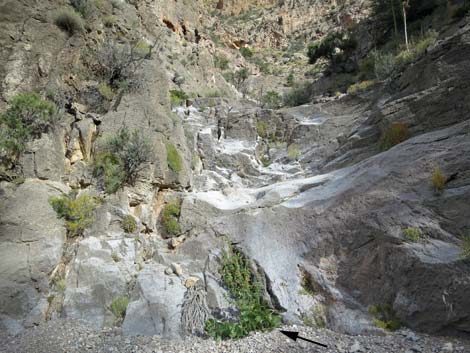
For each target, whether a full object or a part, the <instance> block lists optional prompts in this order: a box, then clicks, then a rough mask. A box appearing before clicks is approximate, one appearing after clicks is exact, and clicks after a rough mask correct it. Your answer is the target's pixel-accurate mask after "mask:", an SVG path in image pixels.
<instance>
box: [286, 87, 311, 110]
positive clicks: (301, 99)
mask: <svg viewBox="0 0 470 353" xmlns="http://www.w3.org/2000/svg"><path fill="white" fill-rule="evenodd" d="M310 99H311V85H310V84H309V83H304V84H294V86H293V87H292V88H291V90H290V91H289V92H287V93H285V94H284V97H283V101H284V105H286V106H288V107H296V106H299V105H302V104H306V103H308V102H310Z"/></svg>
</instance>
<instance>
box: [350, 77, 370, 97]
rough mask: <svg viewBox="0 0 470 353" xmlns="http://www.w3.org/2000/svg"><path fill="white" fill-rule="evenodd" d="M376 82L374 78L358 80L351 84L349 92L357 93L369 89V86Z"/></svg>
mask: <svg viewBox="0 0 470 353" xmlns="http://www.w3.org/2000/svg"><path fill="white" fill-rule="evenodd" d="M374 84H375V81H373V80H367V81H361V82H358V83H355V84H353V85H351V86H349V88H348V90H347V93H348V94H356V93H359V92H362V91H365V90H367V89H368V88H369V87H371V86H373V85H374Z"/></svg>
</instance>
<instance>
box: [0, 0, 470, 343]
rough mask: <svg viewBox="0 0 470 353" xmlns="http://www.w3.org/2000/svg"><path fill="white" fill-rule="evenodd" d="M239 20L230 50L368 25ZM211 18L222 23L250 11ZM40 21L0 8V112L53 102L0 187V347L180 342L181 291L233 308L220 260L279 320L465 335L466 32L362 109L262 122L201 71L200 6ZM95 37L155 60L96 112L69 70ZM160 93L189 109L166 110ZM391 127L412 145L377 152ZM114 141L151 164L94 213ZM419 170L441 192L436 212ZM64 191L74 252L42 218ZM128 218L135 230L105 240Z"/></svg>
mask: <svg viewBox="0 0 470 353" xmlns="http://www.w3.org/2000/svg"><path fill="white" fill-rule="evenodd" d="M256 3H257V5H259V6H260V8H261V9H264V10H262V17H260V20H259V21H258V22H260V23H261V26H260V29H259V30H254V29H253V28H254V27H256V26H258V25H259V23H258V22H256V21H253V22H250V21H248V22H249V23H248V24H246V23H245V24H243V23H242V24H240V21H238V20H237V21H238V22H237V21H235V22H234V23H233V24H232V26H233V27H231V32H230V31H228V30H227V31H226V32H225V33H226V34H227V36H228V38H229V40H232V39H233V40H237V41H238V43H246V42H247V41H252V43H258V44H259V43H263V46H264V45H268V46H276V47H279V46H280V47H282V46H283V45H284V44H286V41H288V40H289V39H290V38H291V37H290V35H291V34H292V33H297V32H298V31H299V30H300V29H302V31H300V32H301V33H297V34H298V35H300V34H302V35H305V36H312V35H313V33H311V31H312V29H311V28H313V27H315V26H311V24H312V23H319V22H321V23H320V24H319V25H321V26H320V27H318V30H319V32H318V33H315V35H314V36H313V37H318V36H320V35H322V33H323V32H327V31H329V30H331V29H332V28H333V29H334V28H337V27H338V26H339V23H341V22H342V19H343V18H345V16H346V17H348V18H349V20H350V21H352V22H358V21H359V19H360V18H362V17H363V16H365V14H366V13H367V8H365V7H364V6H363V2H357V3H356V2H354V1H345V2H342V3H344V4H346V5H348V6H349V5H351V6H350V7H348V6H343V7H342V9H341V10H339V11H340V12H338V14H337V16H336V17H334V18H333V17H331V18H330V17H329V18H328V19H327V20H326V19H322V14H324V13H329V11H330V10H329V8H330V6H328V8H327V7H325V5H324V4H320V3H317V4H316V5H315V6H313V7H312V6H310V5H311V2H310V1H283V2H282V4H281V3H279V6H273V4H274V2H273V1H270V0H266V1H257V2H256ZM353 3H354V4H353ZM8 4H10V6H9V5H8ZM218 4H219V5H218V6H219V8H220V7H222V8H221V9H220V10H222V11H223V13H232V12H233V13H236V14H238V13H239V12H240V11H242V10H243V11H244V10H245V9H247V8H249V7H250V5H252V3H249V2H247V1H238V0H237V1H235V0H233V1H229V0H225V1H219V2H218ZM56 5H57V2H56V1H52V0H50V1H43V2H40V3H37V2H35V3H34V4H31V6H25V4H24V3H21V4H18V2H7V5H0V24H1V25H2V27H0V28H2V29H4V30H2V31H0V44H1V46H2V48H3V49H2V51H1V52H0V79H1V87H2V92H1V96H2V100H1V101H0V109H1V111H3V110H4V108H5V107H6V106H7V102H8V100H9V99H10V98H11V97H12V96H14V95H15V94H16V93H18V92H23V91H24V92H28V91H33V90H36V91H39V92H41V93H44V92H46V91H48V90H49V89H50V88H51V87H52V88H54V89H55V90H56V91H57V92H56V93H61V94H62V93H63V95H64V96H65V98H64V99H65V102H62V103H64V104H63V107H62V108H63V117H62V120H61V122H60V123H59V124H58V125H57V126H56V127H55V128H54V129H51V130H50V131H47V132H45V133H43V134H42V136H41V137H40V138H37V139H35V140H33V141H31V142H29V143H28V145H27V148H26V152H25V153H23V154H22V155H21V157H20V159H19V161H18V164H19V166H18V170H20V171H21V176H22V177H25V180H24V182H23V180H22V179H21V178H17V179H11V178H10V179H8V180H3V181H1V182H0V199H1V200H0V201H1V202H0V328H1V329H2V330H5V331H8V332H10V333H17V332H19V331H21V330H23V329H24V328H26V327H31V326H33V325H36V324H38V323H40V322H42V321H44V320H46V319H47V320H49V319H52V320H54V319H56V318H58V317H64V318H66V319H67V318H68V319H79V320H82V321H85V322H86V323H87V324H88V325H89V326H91V327H93V328H94V329H100V328H102V327H108V326H113V325H115V324H118V325H122V330H123V332H124V333H125V334H127V335H161V336H163V337H166V338H179V337H181V336H182V335H183V334H184V332H183V330H182V327H181V308H182V304H183V300H184V296H185V291H186V287H185V284H186V282H187V280H189V279H194V278H196V277H197V278H200V279H201V281H203V282H204V285H205V289H206V292H207V298H206V299H207V304H208V307H209V309H210V310H211V312H212V314H213V315H214V317H216V318H219V319H233V318H234V317H236V315H237V308H236V307H234V304H233V302H232V301H230V300H228V299H227V298H228V296H229V294H228V293H227V290H226V288H224V286H223V284H222V281H221V279H220V274H219V271H218V270H219V267H220V264H221V259H220V254H221V251H222V250H223V249H225V248H226V247H227V244H228V243H229V242H232V243H233V244H235V246H237V247H238V248H239V249H240V251H241V252H243V253H244V254H245V255H246V256H248V257H249V258H250V259H251V260H252V269H253V271H254V272H257V273H258V274H259V277H260V278H262V286H263V296H264V298H265V299H266V300H267V301H268V303H269V304H270V305H271V306H272V307H273V308H276V309H277V310H279V311H280V312H282V313H283V317H284V319H285V320H286V321H289V322H292V323H299V322H301V321H304V322H305V321H309V320H310V321H311V320H312V319H315V320H317V319H321V320H322V321H325V323H326V325H327V326H328V327H330V328H333V329H335V330H338V331H343V332H347V333H351V334H361V333H365V332H374V331H380V329H378V328H377V327H375V326H374V325H373V323H372V322H371V316H370V315H369V314H368V313H367V308H368V307H369V306H372V305H377V304H388V305H390V306H391V307H392V308H393V310H394V312H395V313H396V315H397V318H398V319H399V320H400V321H402V322H403V323H404V324H406V325H407V326H409V327H410V328H413V329H416V330H423V331H428V332H444V333H453V334H454V333H465V334H469V333H470V317H469V313H468V312H469V308H470V296H469V295H468V293H469V292H470V275H469V274H470V263H469V261H468V260H464V259H462V258H461V241H462V238H463V237H464V236H468V235H470V208H469V202H470V121H469V115H468V111H469V109H470V106H469V104H470V103H469V100H468V99H467V97H468V96H469V94H470V86H468V84H467V81H468V79H469V78H470V77H469V73H470V61H469V58H470V39H469V38H470V36H469V33H470V25H469V24H468V23H466V22H462V23H461V24H460V25H458V26H454V27H451V28H449V29H448V30H446V31H445V32H444V33H442V34H441V36H440V38H439V40H438V42H437V43H436V44H435V45H434V46H432V47H430V48H428V50H427V52H426V53H424V54H423V55H422V56H420V57H418V58H417V59H416V60H415V61H414V62H413V63H411V64H410V65H409V66H408V67H407V68H406V69H405V70H404V71H403V72H401V73H399V74H397V75H396V77H393V80H392V82H388V83H378V84H377V85H376V86H375V87H376V88H374V90H373V91H372V92H368V93H364V94H358V95H357V96H346V97H341V98H340V99H339V98H338V99H336V98H325V97H323V98H321V99H317V100H316V102H315V103H311V104H306V105H302V106H298V107H294V108H283V109H279V110H269V109H262V108H260V107H259V105H258V104H256V103H255V102H253V101H249V100H244V99H242V98H240V97H241V94H239V93H238V92H237V91H236V90H235V88H234V87H233V86H232V85H230V84H228V83H227V82H226V81H225V80H224V78H223V77H222V70H219V69H218V68H216V67H215V63H214V57H215V56H216V55H218V54H220V52H219V51H217V50H216V49H215V45H214V43H213V41H212V40H211V39H209V37H210V36H211V34H212V32H209V30H213V29H214V30H215V27H217V26H216V25H217V23H218V22H217V18H213V17H211V16H209V15H208V14H207V13H206V12H207V8H206V7H204V6H205V5H201V6H199V5H198V4H196V2H193V3H191V4H189V5H187V6H186V3H182V2H170V1H154V2H142V1H132V2H130V1H128V2H122V3H121V5H119V6H117V7H112V8H111V5H110V4H107V5H104V6H105V7H104V8H103V9H101V10H100V11H103V15H108V16H111V15H112V16H115V17H116V19H115V23H114V24H112V25H109V24H108V25H109V26H110V27H106V26H104V27H103V26H102V23H101V22H100V21H101V20H99V18H93V19H90V20H89V21H90V22H91V23H89V25H90V28H95V29H93V30H88V31H87V32H86V35H75V36H70V37H69V36H68V35H67V34H65V33H63V32H62V31H60V30H59V29H58V28H57V26H55V25H54V24H53V18H49V15H47V14H49V13H51V11H52V9H55V7H56ZM61 5H62V3H61ZM108 5H109V6H108ZM215 5H216V4H215V2H214V6H215ZM356 5H357V6H356ZM3 10H5V11H3ZM211 10H212V9H211ZM256 11H258V10H256ZM314 12H315V13H314ZM248 13H249V11H248ZM5 14H6V15H5ZM241 15H242V16H243V15H244V12H242V13H241ZM245 15H246V14H245ZM250 16H251V15H250ZM6 17H7V18H6ZM349 20H348V21H349ZM93 21H95V22H96V23H95V22H93ZM206 22H208V23H209V24H210V26H209V27H210V29H207V30H206V28H205V27H204V26H205V25H207V23H206ZM245 22H246V21H245ZM306 24H309V26H307V25H306ZM20 25H22V26H23V27H21V26H20ZM239 25H240V26H242V27H243V28H239V27H237V26H239ZM93 26H95V27H93ZM211 26H214V28H212V27H211ZM252 26H253V28H252ZM209 27H208V28H209ZM18 28H23V29H22V30H18ZM217 28H219V27H217ZM315 28H317V27H315ZM219 29H220V28H219ZM237 29H239V30H237ZM292 35H293V34H292ZM113 36H114V37H119V38H121V39H122V40H129V41H136V40H137V41H144V42H145V43H154V42H155V41H158V43H159V46H158V47H156V50H155V52H153V54H152V55H151V56H150V57H147V58H146V59H145V60H143V62H142V65H141V66H139V67H138V70H137V71H138V75H139V77H141V82H140V87H139V88H138V89H136V90H133V91H131V92H126V93H125V94H122V95H117V96H116V97H114V98H113V99H112V100H111V101H109V102H107V104H108V107H107V108H106V109H105V108H104V107H101V108H102V109H101V110H100V109H95V108H96V107H95V105H99V104H101V103H103V102H102V100H103V97H100V96H99V91H98V87H99V84H100V82H98V81H97V80H96V78H94V77H91V78H90V77H85V76H86V75H85V71H84V72H82V71H80V70H85V68H84V67H81V66H80V63H81V60H83V58H84V57H86V54H87V51H86V50H85V48H88V47H90V48H94V46H96V45H98V44H99V43H102V42H104V41H107V40H109V39H110V38H114V37H113ZM232 37H233V38H232ZM238 37H240V38H243V40H241V39H240V38H238ZM123 38H124V39H123ZM259 45H260V46H261V44H259ZM234 57H235V59H234V64H232V63H231V64H230V65H231V66H229V68H228V70H238V69H239V68H240V67H242V66H243V65H245V64H246V62H244V61H243V60H242V59H241V57H240V54H239V52H238V51H236V52H235V54H234ZM302 58H303V57H302ZM240 60H241V61H240ZM77 70H78V71H80V72H77ZM252 76H253V77H255V75H252ZM253 77H252V78H251V79H253ZM256 77H257V76H256ZM327 79H329V78H327ZM321 85H322V82H321V80H320V81H319V83H318V87H317V89H320V88H321ZM170 90H172V91H180V90H181V91H184V92H186V93H192V96H191V97H192V98H191V99H190V100H189V101H188V102H181V104H180V106H177V107H176V106H175V102H170V94H169V91H170ZM90 92H91V93H90ZM214 92H215V93H214ZM214 95H221V96H223V98H220V97H217V98H215V97H213V96H214ZM193 96H194V97H193ZM84 97H86V98H84ZM90 102H91V103H90ZM100 102H101V103H100ZM108 108H109V109H108ZM393 122H400V123H404V124H406V125H407V126H408V128H409V130H410V136H411V138H410V139H408V140H407V141H405V142H403V143H401V144H399V145H397V146H395V147H393V148H391V149H389V150H388V151H382V150H381V149H380V147H379V139H380V135H381V131H382V130H383V129H384V128H385V127H387V126H388V125H389V124H390V123H393ZM123 126H126V127H127V128H129V129H130V130H138V131H140V132H141V133H142V134H143V135H144V136H145V137H146V138H148V140H149V141H150V144H151V146H152V156H151V158H150V160H149V162H148V163H146V165H145V166H144V168H143V169H142V170H141V171H140V173H139V175H138V177H137V181H136V183H135V184H134V185H124V186H123V187H122V188H121V189H119V190H118V191H117V192H116V193H115V194H111V195H110V194H106V193H105V192H104V191H103V188H102V185H100V182H99V181H98V180H97V177H96V176H94V173H93V170H94V164H93V161H94V158H95V154H96V151H97V150H98V149H99V147H100V144H102V143H103V142H104V141H105V140H106V138H108V137H109V136H111V135H113V134H114V133H116V132H117V131H118V130H119V129H120V128H121V127H123ZM169 145H173V146H174V147H175V149H176V150H177V151H178V153H179V155H180V157H181V170H179V171H175V170H173V169H172V168H171V167H170V163H169V161H168V151H167V148H168V146H169ZM436 168H439V169H440V170H442V172H443V173H444V174H445V176H446V177H447V179H448V182H447V183H446V185H445V188H444V189H443V190H442V191H441V192H438V193H437V192H435V191H434V190H433V188H432V185H431V176H432V174H433V172H434V171H435V170H436ZM1 173H2V170H0V174H1ZM2 175H3V174H2ZM2 177H3V176H2ZM22 182H23V183H22ZM71 189H74V190H75V191H77V194H78V195H85V194H90V195H95V196H97V197H98V198H99V199H100V205H99V207H98V209H97V210H96V220H95V222H94V223H93V225H92V226H90V227H88V228H87V229H86V230H85V232H84V234H83V235H82V236H79V237H75V238H67V237H66V232H65V227H64V221H63V220H59V219H57V216H56V214H55V212H54V211H53V209H52V208H51V207H50V205H49V204H48V199H49V198H50V197H54V196H59V195H66V194H69V193H70V191H71ZM169 202H176V203H177V204H179V203H181V210H180V214H179V215H178V216H177V217H176V218H177V220H178V224H179V226H180V231H178V232H177V234H169V232H168V230H167V229H165V227H164V225H163V222H162V217H163V213H164V211H163V210H164V207H165V205H166V204H168V203H169ZM129 216H130V217H131V218H132V219H133V220H134V221H135V222H136V229H135V230H125V229H124V228H125V227H124V219H125V217H129ZM408 227H414V228H417V229H419V230H420V231H421V234H422V237H421V239H419V241H409V240H406V239H405V238H404V234H403V231H404V229H406V228H408ZM119 298H125V299H126V300H125V301H128V305H127V308H126V310H125V311H126V312H125V315H124V313H121V314H116V310H114V309H113V303H115V302H116V300H117V299H119ZM119 315H121V316H119Z"/></svg>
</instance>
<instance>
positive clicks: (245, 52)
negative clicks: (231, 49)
mask: <svg viewBox="0 0 470 353" xmlns="http://www.w3.org/2000/svg"><path fill="white" fill-rule="evenodd" d="M240 54H241V55H242V56H243V57H244V58H245V59H248V58H251V57H253V51H252V50H251V49H250V48H248V47H241V48H240Z"/></svg>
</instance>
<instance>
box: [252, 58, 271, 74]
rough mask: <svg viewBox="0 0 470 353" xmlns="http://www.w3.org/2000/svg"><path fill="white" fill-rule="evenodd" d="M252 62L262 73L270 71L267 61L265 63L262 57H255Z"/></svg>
mask: <svg viewBox="0 0 470 353" xmlns="http://www.w3.org/2000/svg"><path fill="white" fill-rule="evenodd" d="M253 62H254V64H255V65H256V66H258V69H259V71H261V72H262V73H263V74H266V75H267V74H269V73H271V69H270V67H269V63H267V62H266V61H264V60H263V59H261V58H255V59H254V61H253Z"/></svg>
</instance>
